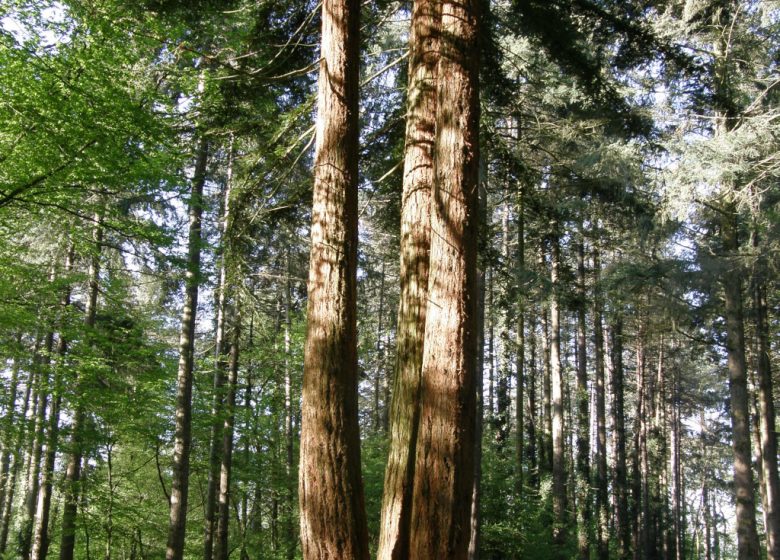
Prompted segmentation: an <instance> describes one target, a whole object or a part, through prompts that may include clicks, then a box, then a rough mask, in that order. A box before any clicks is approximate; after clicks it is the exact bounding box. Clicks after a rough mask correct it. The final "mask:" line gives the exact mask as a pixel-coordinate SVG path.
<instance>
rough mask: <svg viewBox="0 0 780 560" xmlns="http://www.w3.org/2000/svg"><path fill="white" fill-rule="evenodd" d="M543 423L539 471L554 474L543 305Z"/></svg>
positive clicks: (547, 324)
mask: <svg viewBox="0 0 780 560" xmlns="http://www.w3.org/2000/svg"><path fill="white" fill-rule="evenodd" d="M544 245H545V244H544V243H541V244H540V245H539V269H540V273H541V274H546V273H547V261H546V257H545V253H544V249H545V247H544ZM540 311H541V316H542V363H543V369H542V410H541V416H542V422H541V424H542V425H541V430H540V433H539V471H540V473H541V474H551V473H552V401H551V379H552V377H551V370H550V313H549V304H544V303H543V304H542V309H541V310H540Z"/></svg>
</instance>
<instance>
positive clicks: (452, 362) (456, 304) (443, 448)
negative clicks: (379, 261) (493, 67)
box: [409, 0, 479, 560]
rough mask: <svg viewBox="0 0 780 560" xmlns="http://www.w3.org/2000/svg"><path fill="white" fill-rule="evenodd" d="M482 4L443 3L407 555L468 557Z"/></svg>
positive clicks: (475, 326) (472, 443)
mask: <svg viewBox="0 0 780 560" xmlns="http://www.w3.org/2000/svg"><path fill="white" fill-rule="evenodd" d="M478 9H479V7H478V2H477V1H476V0H466V1H464V2H460V3H454V2H450V1H445V2H443V3H442V19H441V29H442V34H441V37H442V41H441V55H440V60H439V66H438V75H439V76H447V79H446V80H440V81H439V83H438V107H439V110H438V114H437V119H436V147H435V158H436V182H435V185H434V191H433V197H432V202H431V205H432V209H431V250H430V255H431V260H430V274H429V281H428V308H427V312H426V314H427V317H426V325H425V342H424V349H423V365H422V372H423V373H422V378H423V381H422V404H421V414H420V428H419V429H420V431H419V436H418V440H417V449H416V456H417V457H416V460H417V463H416V468H415V480H414V493H413V504H414V507H413V512H412V528H411V543H410V554H409V557H410V558H448V559H452V560H459V559H464V558H466V557H467V555H468V546H469V540H470V531H469V530H468V528H469V519H470V513H471V501H472V500H471V496H472V490H473V486H472V484H473V477H474V445H475V435H474V427H475V413H476V398H475V397H476V394H475V381H476V372H475V369H476V363H477V362H476V354H477V351H478V349H477V342H478V336H477V321H476V318H477V307H478V305H477V299H478V294H477V288H478V286H477V284H478V275H477V232H478V221H479V218H478V178H479V93H478V83H477V81H478V57H479V49H478V48H477V36H478Z"/></svg>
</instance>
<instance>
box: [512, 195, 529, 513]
mask: <svg viewBox="0 0 780 560" xmlns="http://www.w3.org/2000/svg"><path fill="white" fill-rule="evenodd" d="M524 214H525V184H521V185H520V189H519V191H518V194H517V200H516V202H515V220H516V222H517V250H516V252H515V260H516V265H515V266H516V269H515V286H516V289H517V301H516V304H517V324H516V329H517V331H516V333H515V345H516V347H517V355H516V357H515V368H516V370H517V388H516V389H515V391H516V392H515V425H516V434H515V467H516V469H517V496H518V499H519V500H520V502H521V503H522V500H523V488H524V486H525V479H524V473H523V459H524V453H525V394H524V393H525V300H526V297H525V294H524V290H525V285H524V282H525V216H524ZM531 414H533V412H532V413H531Z"/></svg>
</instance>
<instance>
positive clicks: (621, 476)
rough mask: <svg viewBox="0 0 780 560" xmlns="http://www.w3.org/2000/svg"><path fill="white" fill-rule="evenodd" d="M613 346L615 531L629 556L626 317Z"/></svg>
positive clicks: (617, 324) (616, 327) (617, 321)
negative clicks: (624, 337) (625, 370)
mask: <svg viewBox="0 0 780 560" xmlns="http://www.w3.org/2000/svg"><path fill="white" fill-rule="evenodd" d="M610 341H611V343H610V348H611V349H612V409H611V412H612V426H613V427H614V430H615V435H614V438H615V468H614V481H613V485H614V494H615V533H616V536H617V551H618V558H628V555H629V551H630V549H631V544H630V543H631V537H630V535H631V525H630V522H629V514H628V476H627V475H628V470H627V468H626V427H625V426H626V421H625V412H624V396H623V320H622V318H621V317H620V316H617V317H615V318H614V321H613V323H612V328H611V329H610Z"/></svg>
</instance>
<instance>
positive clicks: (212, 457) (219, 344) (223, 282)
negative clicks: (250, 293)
mask: <svg viewBox="0 0 780 560" xmlns="http://www.w3.org/2000/svg"><path fill="white" fill-rule="evenodd" d="M226 175H227V177H226V180H225V189H224V192H223V195H222V216H221V217H220V235H221V239H220V253H221V254H220V256H219V257H220V258H219V276H218V278H217V281H218V283H217V289H216V293H217V298H216V300H217V301H216V310H217V318H216V336H215V337H214V338H215V340H214V378H213V384H212V387H213V393H214V394H213V395H212V401H211V436H210V439H209V441H210V446H209V477H208V483H207V486H206V499H205V501H206V503H205V512H204V516H203V517H204V519H203V522H204V535H203V559H204V560H212V558H213V557H215V556H214V537H215V531H216V529H217V519H216V511H217V494H218V492H219V485H220V477H221V462H222V461H221V460H220V459H221V458H220V446H221V445H222V441H223V437H222V428H223V424H224V422H225V418H224V414H225V382H226V378H227V376H226V373H225V372H226V370H227V368H228V364H227V360H228V358H227V346H228V344H227V343H226V334H225V328H226V327H225V325H226V322H227V319H226V316H227V314H228V301H229V298H230V297H231V294H232V284H233V282H234V279H233V277H232V276H231V275H230V270H229V269H230V266H231V263H230V259H231V258H232V255H231V248H230V243H231V242H230V238H229V237H230V236H231V235H232V220H233V215H232V214H233V212H232V208H231V206H232V198H233V139H232V137H231V139H230V145H229V147H228V163H227V173H226Z"/></svg>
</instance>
